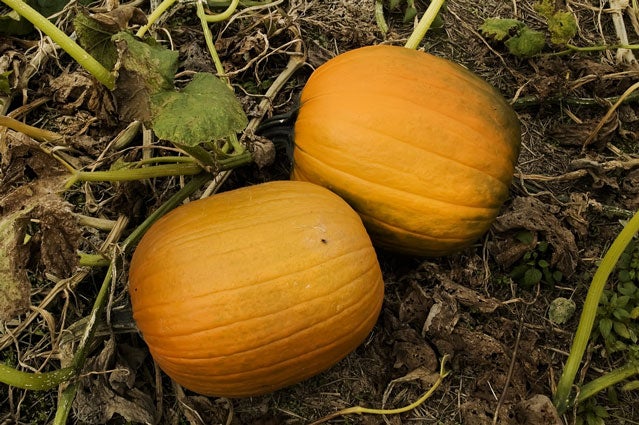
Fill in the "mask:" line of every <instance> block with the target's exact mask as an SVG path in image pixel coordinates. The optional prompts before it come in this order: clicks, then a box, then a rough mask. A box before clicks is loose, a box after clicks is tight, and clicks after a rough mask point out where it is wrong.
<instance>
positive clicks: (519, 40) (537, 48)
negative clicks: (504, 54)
mask: <svg viewBox="0 0 639 425" xmlns="http://www.w3.org/2000/svg"><path fill="white" fill-rule="evenodd" d="M505 44H506V47H508V51H509V52H510V53H511V54H513V55H515V56H519V57H530V56H534V55H536V54H538V53H540V52H541V50H542V49H543V48H544V45H545V44H546V38H545V37H544V34H543V33H541V32H539V31H534V30H531V29H530V28H528V27H524V28H522V29H521V31H520V32H519V34H518V35H517V36H515V37H512V38H509V39H508V40H506V41H505Z"/></svg>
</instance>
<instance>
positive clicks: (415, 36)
mask: <svg viewBox="0 0 639 425" xmlns="http://www.w3.org/2000/svg"><path fill="white" fill-rule="evenodd" d="M443 4H444V0H431V2H430V4H429V5H428V8H427V9H426V12H424V15H423V16H422V18H421V19H420V20H419V22H418V23H417V26H416V27H415V29H414V30H413V33H412V34H411V35H410V37H409V38H408V41H407V42H406V44H405V45H404V47H406V48H407V49H413V50H415V49H417V47H418V46H419V43H421V42H422V40H423V39H424V36H426V32H427V31H428V30H429V28H430V26H431V25H432V23H433V21H434V20H435V18H436V17H437V14H438V13H439V9H441V7H442V6H443Z"/></svg>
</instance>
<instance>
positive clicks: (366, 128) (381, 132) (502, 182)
mask: <svg viewBox="0 0 639 425" xmlns="http://www.w3.org/2000/svg"><path fill="white" fill-rule="evenodd" d="M342 123H344V124H346V125H348V126H352V127H356V129H357V130H362V129H364V130H366V131H369V132H371V133H377V134H381V135H382V136H384V137H388V138H391V139H393V140H394V141H395V142H397V143H401V144H404V145H407V146H410V147H412V148H416V149H419V150H421V151H423V152H426V153H427V154H429V155H433V156H435V157H437V158H440V159H443V160H446V161H449V162H451V163H455V164H457V165H461V166H464V167H466V168H468V169H471V170H475V171H478V172H479V173H481V174H482V175H484V176H487V177H488V178H490V179H491V180H495V181H496V182H498V183H500V184H502V185H503V186H504V187H505V188H508V187H510V184H511V181H510V180H509V181H508V183H506V182H505V181H504V180H502V179H500V178H498V177H496V176H494V175H492V174H489V173H488V172H487V171H486V170H485V169H481V168H478V167H476V166H473V165H470V164H465V163H463V162H460V161H459V160H457V159H455V158H451V157H448V156H445V155H443V154H440V153H437V152H433V151H430V150H428V149H427V148H426V147H424V146H420V145H418V144H412V143H410V142H409V141H407V140H402V139H400V138H398V137H396V136H394V135H392V134H389V133H386V132H384V131H382V130H379V129H376V128H373V127H361V126H360V125H359V124H357V123H355V122H353V121H347V120H344V119H342ZM368 161H369V162H372V161H371V159H370V158H369V159H368ZM375 164H376V165H378V166H381V167H384V168H387V169H388V170H390V171H392V172H394V173H399V172H400V171H399V170H397V169H395V168H392V167H391V166H388V165H386V164H385V163H383V162H376V163H375ZM495 168H498V167H495ZM403 174H407V175H411V176H413V174H411V173H409V172H403ZM425 183H426V182H425Z"/></svg>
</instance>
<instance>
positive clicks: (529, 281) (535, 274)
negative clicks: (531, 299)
mask: <svg viewBox="0 0 639 425" xmlns="http://www.w3.org/2000/svg"><path fill="white" fill-rule="evenodd" d="M542 277H543V275H542V273H541V270H538V269H528V270H526V273H524V285H525V286H533V285H536V284H538V283H539V282H541V278H542Z"/></svg>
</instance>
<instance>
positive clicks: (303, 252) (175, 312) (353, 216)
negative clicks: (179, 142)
mask: <svg viewBox="0 0 639 425" xmlns="http://www.w3.org/2000/svg"><path fill="white" fill-rule="evenodd" d="M129 293H130V296H131V302H132V305H133V317H134V319H135V321H136V323H137V326H138V328H139V329H140V331H141V332H142V335H143V337H144V339H145V341H146V343H147V345H148V346H149V350H150V352H151V355H152V356H153V358H154V359H155V361H156V362H157V363H158V365H159V366H160V368H162V370H164V372H166V373H167V374H168V375H169V376H170V377H171V378H173V379H174V380H175V381H176V382H178V383H180V384H181V385H183V386H184V387H186V388H188V389H190V390H193V391H195V392H198V393H201V394H205V395H214V396H223V397H246V396H254V395H259V394H263V393H267V392H271V391H274V390H276V389H279V388H282V387H285V386H288V385H291V384H294V383H297V382H299V381H302V380H304V379H306V378H309V377H311V376H313V375H315V374H317V373H319V372H321V371H323V370H325V369H327V368H329V367H330V366H332V365H333V364H335V363H336V362H338V361H339V360H340V359H342V358H343V357H344V356H346V355H347V354H348V353H349V352H351V351H352V350H354V349H355V348H356V347H357V346H358V345H359V344H360V343H361V342H362V341H363V340H364V338H365V337H366V336H367V335H368V334H369V332H370V331H371V329H372V327H373V325H374V324H375V322H376V320H377V317H378V315H379V312H380V308H381V305H382V299H383V281H382V275H381V271H380V268H379V264H378V262H377V257H376V255H375V251H374V250H373V247H372V245H371V242H370V239H369V237H368V235H367V233H366V231H365V229H364V226H363V225H362V222H361V219H360V217H359V216H358V215H357V213H355V212H354V211H353V210H352V209H351V208H350V207H349V206H348V204H346V203H345V202H344V201H343V200H342V199H341V198H339V197H338V196H337V195H335V194H333V193H331V192H330V191H328V190H327V189H325V188H323V187H320V186H316V185H313V184H309V183H304V182H294V181H277V182H271V183H265V184H261V185H256V186H251V187H246V188H242V189H238V190H234V191H229V192H226V193H221V194H218V195H215V196H213V197H210V198H207V199H204V200H198V201H194V202H191V203H189V204H186V205H184V206H181V207H179V208H176V209H175V210H173V211H172V212H170V213H169V214H167V215H166V216H164V217H163V218H161V219H160V220H158V221H157V222H156V223H155V224H154V225H153V226H152V227H151V228H150V229H149V230H148V231H147V233H146V234H145V235H144V237H143V238H142V240H141V241H140V243H139V245H138V247H137V249H136V251H135V253H134V255H133V258H132V260H131V265H130V272H129Z"/></svg>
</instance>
